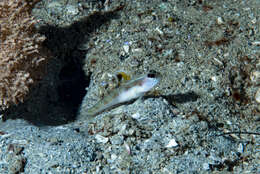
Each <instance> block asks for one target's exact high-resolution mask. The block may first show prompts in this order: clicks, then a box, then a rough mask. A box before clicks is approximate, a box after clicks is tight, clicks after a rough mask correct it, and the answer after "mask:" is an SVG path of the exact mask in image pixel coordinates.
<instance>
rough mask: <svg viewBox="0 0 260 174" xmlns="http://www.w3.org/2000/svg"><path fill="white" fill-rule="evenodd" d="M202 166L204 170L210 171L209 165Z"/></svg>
mask: <svg viewBox="0 0 260 174" xmlns="http://www.w3.org/2000/svg"><path fill="white" fill-rule="evenodd" d="M202 166H203V169H204V170H210V167H209V163H203V165H202Z"/></svg>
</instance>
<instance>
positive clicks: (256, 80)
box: [250, 71, 260, 84]
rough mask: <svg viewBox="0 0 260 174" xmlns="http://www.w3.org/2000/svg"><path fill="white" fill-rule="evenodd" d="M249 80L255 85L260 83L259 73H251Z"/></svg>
mask: <svg viewBox="0 0 260 174" xmlns="http://www.w3.org/2000/svg"><path fill="white" fill-rule="evenodd" d="M250 80H251V81H252V82H253V83H256V84H258V83H260V71H254V72H252V73H251V75H250Z"/></svg>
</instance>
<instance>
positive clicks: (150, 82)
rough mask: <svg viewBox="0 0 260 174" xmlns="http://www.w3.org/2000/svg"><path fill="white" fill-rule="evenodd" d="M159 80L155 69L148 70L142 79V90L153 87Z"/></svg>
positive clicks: (146, 90)
mask: <svg viewBox="0 0 260 174" xmlns="http://www.w3.org/2000/svg"><path fill="white" fill-rule="evenodd" d="M160 80H161V75H160V73H158V72H156V71H149V73H147V74H146V75H145V77H144V79H143V81H142V85H141V86H142V90H143V91H142V92H148V91H150V90H151V89H152V88H154V87H155V86H156V85H157V84H158V83H159V82H160Z"/></svg>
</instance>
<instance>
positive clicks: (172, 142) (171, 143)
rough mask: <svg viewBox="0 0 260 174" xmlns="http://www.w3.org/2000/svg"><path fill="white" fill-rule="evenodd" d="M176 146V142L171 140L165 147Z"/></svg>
mask: <svg viewBox="0 0 260 174" xmlns="http://www.w3.org/2000/svg"><path fill="white" fill-rule="evenodd" d="M176 146H178V143H177V142H176V140H175V139H171V140H170V141H169V143H168V144H167V145H166V146H165V147H176Z"/></svg>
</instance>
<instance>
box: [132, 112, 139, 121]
mask: <svg viewBox="0 0 260 174" xmlns="http://www.w3.org/2000/svg"><path fill="white" fill-rule="evenodd" d="M131 117H132V118H133V119H138V118H140V114H139V113H138V112H137V113H134V114H133V115H131Z"/></svg>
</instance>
